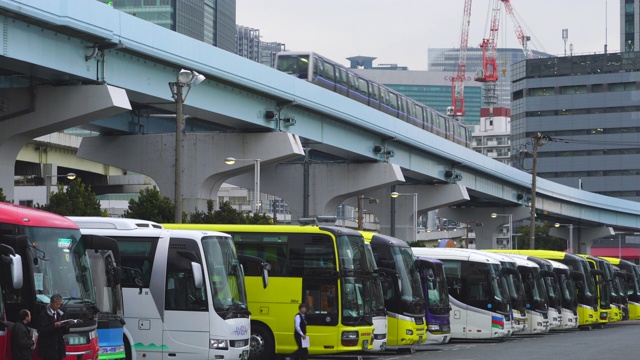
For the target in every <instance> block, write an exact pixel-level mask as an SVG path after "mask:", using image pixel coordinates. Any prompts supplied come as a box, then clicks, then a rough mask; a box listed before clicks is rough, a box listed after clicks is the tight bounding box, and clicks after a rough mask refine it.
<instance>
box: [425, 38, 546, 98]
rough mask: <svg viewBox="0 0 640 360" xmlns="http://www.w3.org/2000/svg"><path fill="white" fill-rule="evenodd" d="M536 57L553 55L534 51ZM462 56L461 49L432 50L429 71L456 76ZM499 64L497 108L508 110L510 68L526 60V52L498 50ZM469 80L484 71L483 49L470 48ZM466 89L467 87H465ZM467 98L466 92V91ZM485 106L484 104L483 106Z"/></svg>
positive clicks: (430, 51)
mask: <svg viewBox="0 0 640 360" xmlns="http://www.w3.org/2000/svg"><path fill="white" fill-rule="evenodd" d="M533 54H534V56H536V57H549V56H551V55H549V54H547V53H543V52H539V51H535V50H534V51H533ZM459 55H460V49H459V48H446V49H445V48H430V49H429V54H428V64H427V66H428V69H429V70H430V71H443V72H448V73H450V74H452V75H453V76H455V74H456V73H457V71H458V58H459ZM496 55H497V64H498V72H499V74H500V75H499V76H498V82H497V84H496V85H497V92H498V103H497V104H496V105H495V106H497V107H504V108H508V107H509V106H510V102H511V99H510V96H511V76H510V74H509V72H508V70H509V68H510V66H511V65H512V64H515V63H516V62H518V61H521V60H524V58H525V57H524V52H523V51H522V49H515V48H513V49H501V48H499V49H497V52H496ZM466 59H467V60H466V65H467V66H466V69H467V73H466V76H467V78H471V79H472V81H473V78H474V77H475V75H476V71H478V70H481V69H482V49H481V48H468V49H467V58H466ZM465 89H466V86H465ZM465 98H466V90H465ZM483 106H484V104H483Z"/></svg>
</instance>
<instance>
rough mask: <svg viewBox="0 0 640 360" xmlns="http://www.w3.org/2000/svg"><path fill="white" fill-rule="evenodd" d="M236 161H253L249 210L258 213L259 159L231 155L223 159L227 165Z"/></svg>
mask: <svg viewBox="0 0 640 360" xmlns="http://www.w3.org/2000/svg"><path fill="white" fill-rule="evenodd" d="M236 161H253V163H254V172H253V186H254V188H253V192H254V194H253V204H252V205H253V206H252V207H251V211H253V212H254V213H256V214H257V213H258V212H259V211H260V159H236V158H232V157H228V158H226V159H224V162H225V163H226V164H228V165H233V164H235V163H236Z"/></svg>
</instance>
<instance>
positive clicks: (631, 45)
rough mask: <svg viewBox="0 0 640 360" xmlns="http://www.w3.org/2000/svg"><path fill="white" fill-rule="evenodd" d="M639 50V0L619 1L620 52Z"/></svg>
mask: <svg viewBox="0 0 640 360" xmlns="http://www.w3.org/2000/svg"><path fill="white" fill-rule="evenodd" d="M639 49H640V0H620V51H638V50H639Z"/></svg>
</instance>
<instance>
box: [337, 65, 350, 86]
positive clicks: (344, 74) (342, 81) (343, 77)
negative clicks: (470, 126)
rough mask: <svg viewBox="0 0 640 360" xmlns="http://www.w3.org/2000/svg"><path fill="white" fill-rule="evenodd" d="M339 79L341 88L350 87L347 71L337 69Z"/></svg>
mask: <svg viewBox="0 0 640 360" xmlns="http://www.w3.org/2000/svg"><path fill="white" fill-rule="evenodd" d="M337 70H338V71H337V79H336V83H337V84H338V85H340V86H343V87H345V88H346V87H348V84H347V81H348V80H347V70H346V69H343V68H337Z"/></svg>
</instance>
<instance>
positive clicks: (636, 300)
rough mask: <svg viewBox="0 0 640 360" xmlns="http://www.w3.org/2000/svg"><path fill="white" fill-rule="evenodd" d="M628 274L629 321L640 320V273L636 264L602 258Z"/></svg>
mask: <svg viewBox="0 0 640 360" xmlns="http://www.w3.org/2000/svg"><path fill="white" fill-rule="evenodd" d="M601 258H603V259H605V260H607V261H608V262H610V263H611V264H613V265H615V266H617V267H618V268H619V269H620V271H622V272H623V273H626V275H627V277H626V281H627V300H628V306H629V320H640V271H639V270H638V267H637V266H636V264H634V263H632V262H631V261H628V260H622V259H618V258H612V257H602V256H601Z"/></svg>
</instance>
